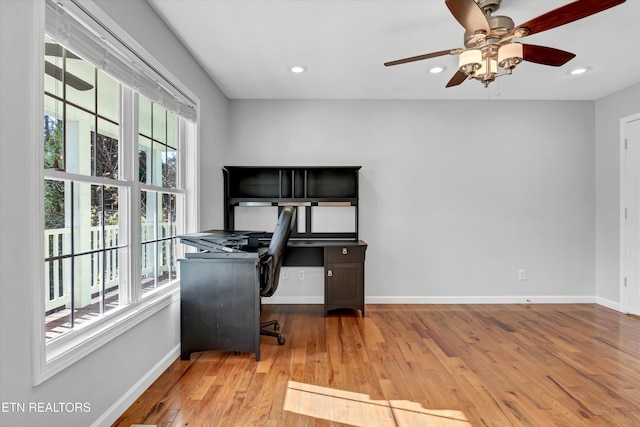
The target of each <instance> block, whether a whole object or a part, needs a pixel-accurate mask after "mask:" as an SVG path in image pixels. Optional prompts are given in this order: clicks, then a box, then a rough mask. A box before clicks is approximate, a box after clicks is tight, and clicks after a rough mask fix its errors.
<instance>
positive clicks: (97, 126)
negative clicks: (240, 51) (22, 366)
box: [34, 0, 197, 383]
mask: <svg viewBox="0 0 640 427" xmlns="http://www.w3.org/2000/svg"><path fill="white" fill-rule="evenodd" d="M86 8H88V9H90V10H89V11H87V9H86ZM97 19H100V20H101V22H102V23H98V21H97ZM105 21H109V18H108V17H107V16H106V15H104V14H103V13H101V11H100V10H99V9H98V8H97V6H95V5H93V4H92V3H91V2H89V1H87V2H83V4H82V6H81V8H80V7H79V6H78V5H77V3H76V2H73V1H69V0H59V1H57V2H55V3H54V2H52V1H50V0H47V1H46V5H45V23H46V25H45V35H44V49H43V51H44V78H43V89H44V98H43V112H44V120H43V133H42V136H43V139H42V142H41V144H42V151H41V153H42V164H43V170H44V173H43V181H42V190H41V191H42V192H41V194H42V206H43V211H44V213H43V222H44V224H43V249H44V254H43V258H42V260H43V262H42V270H43V271H42V274H41V276H40V277H42V281H43V283H42V285H40V287H39V290H38V292H37V295H39V296H41V298H39V300H38V301H36V304H37V309H36V312H39V313H42V314H41V316H42V318H44V321H43V322H42V323H40V322H37V323H38V324H40V325H42V326H41V329H39V331H36V332H37V333H36V334H35V338H34V339H35V340H36V342H35V345H36V349H37V351H36V352H34V353H36V356H35V357H36V360H35V362H36V363H35V366H36V371H37V372H36V375H35V377H36V382H37V383H38V382H41V381H44V380H45V379H46V378H48V377H50V376H51V375H53V374H55V373H56V372H59V371H60V370H62V369H64V367H66V366H69V365H70V364H71V363H73V362H74V361H75V360H77V359H78V358H79V357H82V356H83V355H84V354H88V353H89V352H90V351H93V350H94V349H95V348H97V347H98V346H100V345H102V344H104V343H105V342H107V341H108V340H110V339H111V338H113V337H115V336H117V335H118V334H119V333H121V332H123V331H125V330H126V329H128V328H129V327H132V326H134V325H135V324H137V323H138V322H140V321H142V320H144V319H145V318H146V317H148V316H150V315H151V314H153V313H154V312H155V311H157V310H159V309H161V308H162V307H164V306H166V305H167V304H169V303H170V302H171V301H172V300H175V298H176V297H175V295H177V293H176V291H177V285H178V268H177V267H178V263H177V259H178V257H179V256H180V249H181V248H180V245H178V241H177V235H178V234H180V233H181V232H183V231H184V230H185V224H186V220H185V212H186V211H187V208H186V206H187V204H188V205H189V206H190V208H191V209H190V210H193V208H194V207H195V203H196V202H195V198H194V197H193V195H194V194H195V191H194V190H193V187H194V186H195V176H196V173H197V168H196V167H195V166H194V165H195V164H196V159H195V155H194V154H193V153H195V152H196V150H194V149H189V148H188V147H189V146H193V145H194V144H195V143H196V140H195V136H194V135H195V127H196V122H195V111H196V110H195V103H194V102H193V101H191V98H189V97H188V96H186V95H184V88H182V89H180V87H181V85H180V84H179V82H177V81H175V80H174V78H167V77H165V75H169V76H170V74H168V72H166V71H165V70H164V69H163V68H162V66H161V65H159V64H157V63H156V62H155V60H153V59H152V58H151V57H150V56H149V55H148V54H146V53H145V52H144V51H142V52H139V51H136V52H133V51H132V50H131V48H130V47H129V46H131V45H134V46H137V45H136V44H135V42H134V41H132V40H130V43H131V44H121V43H124V41H126V40H128V36H126V34H124V32H122V33H121V34H118V35H117V37H114V33H113V31H117V25H116V24H115V23H113V22H112V21H110V22H107V23H106V24H105ZM106 29H108V30H106ZM114 29H115V30H114ZM100 31H102V32H103V34H101V33H100ZM114 40H115V41H114ZM123 40H124V41H123ZM140 49H141V48H140ZM141 59H142V63H141V62H140V60H141ZM159 70H160V71H159ZM161 71H164V72H165V73H166V74H165V75H163V74H162V73H161ZM191 96H193V95H191ZM187 162H188V164H189V168H187V167H185V166H184V165H185V164H186V163H187ZM186 170H191V172H190V173H188V174H186V173H185V171H186ZM187 183H190V184H187ZM193 218H194V217H193V215H191V219H189V221H191V222H190V223H191V224H193V223H194V219H193ZM194 225H195V224H194Z"/></svg>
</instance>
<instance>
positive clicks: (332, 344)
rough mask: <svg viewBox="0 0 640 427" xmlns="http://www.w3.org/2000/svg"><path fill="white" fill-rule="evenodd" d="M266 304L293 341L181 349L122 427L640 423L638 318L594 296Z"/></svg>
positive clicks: (625, 425) (268, 315) (270, 315)
mask: <svg viewBox="0 0 640 427" xmlns="http://www.w3.org/2000/svg"><path fill="white" fill-rule="evenodd" d="M366 314H367V317H365V318H362V317H360V315H359V314H358V315H356V314H355V313H354V312H352V311H349V310H347V311H337V312H333V313H330V314H329V316H328V317H326V318H325V317H324V316H323V311H322V306H319V305H264V306H263V320H266V319H267V318H274V317H277V318H278V319H279V320H280V322H281V324H282V332H283V334H284V335H285V337H286V339H287V342H286V343H285V345H283V346H279V345H278V344H277V342H276V340H275V339H274V338H270V337H261V353H262V354H261V360H260V362H255V358H254V355H253V354H248V353H243V354H241V355H239V356H236V355H235V354H234V353H231V352H221V351H216V352H203V353H195V354H193V355H192V356H191V360H190V361H181V360H179V359H178V360H176V361H175V362H174V363H173V364H172V365H171V366H170V368H169V369H168V370H167V371H166V372H165V373H164V374H163V375H162V376H161V377H160V378H159V379H158V380H157V381H156V382H155V383H154V384H153V385H152V386H151V387H149V389H148V390H147V391H146V392H145V393H144V394H143V395H142V396H140V398H139V399H138V400H137V401H136V402H135V403H134V404H133V405H132V406H131V407H130V408H129V409H128V410H127V411H126V412H125V413H124V414H123V415H122V416H121V417H120V419H119V420H118V421H117V422H116V423H115V424H114V425H115V426H118V427H125V426H126V427H129V426H130V425H131V424H148V425H157V426H163V427H168V426H190V427H200V426H261V425H262V426H366V427H370V426H442V427H450V426H451V427H452V426H456V427H462V426H571V427H575V426H607V427H610V426H622V427H631V426H640V320H638V319H637V318H634V317H630V316H625V315H623V314H620V313H618V312H616V311H614V310H610V309H607V308H605V307H602V306H599V305H595V304H569V305H565V304H563V305H555V304H554V305H551V304H550V305H537V304H536V305H367V313H366Z"/></svg>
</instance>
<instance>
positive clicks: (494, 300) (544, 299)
mask: <svg viewBox="0 0 640 427" xmlns="http://www.w3.org/2000/svg"><path fill="white" fill-rule="evenodd" d="M605 302H606V301H605ZM262 303H263V304H324V297H323V296H280V297H279V296H277V295H274V296H272V297H271V298H263V299H262ZM365 303H366V304H593V303H598V304H602V305H604V306H607V307H610V308H613V309H616V308H615V303H613V302H612V301H609V303H611V304H613V305H611V304H608V303H601V302H600V300H599V299H597V298H596V297H595V296H591V295H583V296H580V295H551V296H546V295H540V296H517V295H516V296H490V297H485V296H475V297H474V296H465V297H454V296H444V297H433V296H399V297H396V296H380V297H376V296H368V297H366V298H365Z"/></svg>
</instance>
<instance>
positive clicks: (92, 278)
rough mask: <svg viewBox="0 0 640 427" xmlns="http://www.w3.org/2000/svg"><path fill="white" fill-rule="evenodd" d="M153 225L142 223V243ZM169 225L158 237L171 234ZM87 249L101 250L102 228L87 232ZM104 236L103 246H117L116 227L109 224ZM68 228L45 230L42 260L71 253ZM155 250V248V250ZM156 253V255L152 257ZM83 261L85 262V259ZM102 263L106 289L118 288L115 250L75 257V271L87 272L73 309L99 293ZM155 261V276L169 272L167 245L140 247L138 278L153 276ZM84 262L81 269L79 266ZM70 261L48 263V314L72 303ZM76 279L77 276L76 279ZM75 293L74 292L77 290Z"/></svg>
mask: <svg viewBox="0 0 640 427" xmlns="http://www.w3.org/2000/svg"><path fill="white" fill-rule="evenodd" d="M154 227H155V224H143V225H142V236H143V241H144V240H147V239H148V238H151V237H152V236H153V230H154ZM170 231H171V230H169V223H161V224H160V233H161V234H160V237H165V236H168V235H170ZM90 233H91V235H90V242H91V243H90V248H91V250H93V249H97V248H100V247H105V246H103V245H102V242H101V237H102V227H101V226H96V227H92V228H91V230H90ZM105 234H106V247H116V246H117V245H118V226H117V225H109V226H106V227H105ZM70 239H71V229H70V228H58V229H51V230H45V248H44V250H45V253H44V255H45V258H49V257H51V256H56V255H60V254H69V253H70V244H71V243H70ZM156 248H158V249H156ZM156 250H157V251H158V252H159V256H157V257H156V256H155V254H156ZM85 258H86V261H84V259H85ZM103 260H104V277H105V280H106V282H105V289H111V288H116V287H117V286H118V285H119V279H120V277H119V259H118V253H117V251H116V250H114V251H108V252H106V254H104V255H103V253H95V254H93V255H88V256H83V257H77V258H76V261H75V263H76V266H75V268H76V271H86V274H85V275H84V276H83V277H82V283H78V282H77V280H78V279H77V278H76V283H75V285H76V287H77V286H81V287H82V288H81V289H78V290H81V292H76V300H75V306H76V308H82V307H84V306H85V305H88V304H90V303H91V295H94V294H96V293H98V292H100V291H101V290H102V274H103V269H102V264H103ZM156 260H157V262H158V266H157V272H156V273H155V275H156V276H159V275H161V274H163V273H165V272H167V271H169V264H170V262H171V253H170V248H169V245H168V244H166V245H165V244H159V245H156V244H147V245H144V244H143V245H142V253H141V261H142V269H141V270H142V271H141V277H143V278H148V277H153V276H154V271H156ZM79 262H80V263H82V262H86V264H85V265H83V266H82V267H81V268H80V267H79V266H78V265H77V264H78V263H79ZM71 274H72V271H71V259H70V258H64V259H58V260H53V261H49V263H47V266H46V268H45V281H44V287H45V311H46V312H50V311H52V310H56V309H59V308H64V307H70V304H71ZM76 277H78V276H76ZM78 290H77V291H78ZM79 294H81V295H84V298H80V300H79V298H78V295H79Z"/></svg>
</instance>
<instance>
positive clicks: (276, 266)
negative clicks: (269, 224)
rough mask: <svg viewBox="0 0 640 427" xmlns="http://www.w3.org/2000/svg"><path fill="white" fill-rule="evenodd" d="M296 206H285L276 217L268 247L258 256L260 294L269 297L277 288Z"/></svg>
mask: <svg viewBox="0 0 640 427" xmlns="http://www.w3.org/2000/svg"><path fill="white" fill-rule="evenodd" d="M295 216H296V208H295V207H293V206H285V207H284V208H283V209H282V212H280V216H279V217H278V224H276V229H275V230H274V231H273V236H271V242H270V243H269V248H268V249H267V252H265V253H264V254H263V255H262V256H261V257H260V296H263V297H270V296H271V295H273V294H274V292H275V291H276V289H277V288H278V280H279V278H280V267H281V266H282V254H283V253H284V249H285V248H286V247H287V241H289V236H291V232H292V231H293V224H294V222H295V221H294V220H295Z"/></svg>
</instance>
